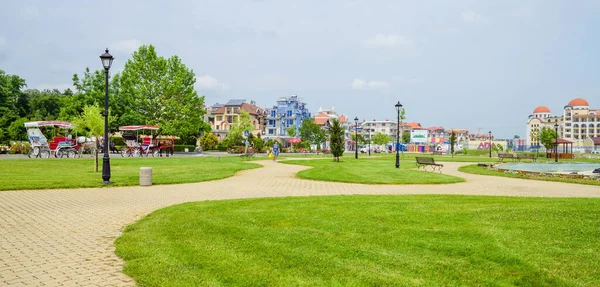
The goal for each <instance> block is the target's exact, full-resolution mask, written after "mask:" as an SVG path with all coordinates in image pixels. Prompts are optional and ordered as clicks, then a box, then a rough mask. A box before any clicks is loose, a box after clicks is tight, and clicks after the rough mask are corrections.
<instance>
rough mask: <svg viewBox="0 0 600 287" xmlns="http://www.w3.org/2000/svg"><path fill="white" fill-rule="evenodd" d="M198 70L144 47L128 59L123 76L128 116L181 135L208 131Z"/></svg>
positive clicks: (121, 82) (122, 94) (122, 93)
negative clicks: (199, 89)
mask: <svg viewBox="0 0 600 287" xmlns="http://www.w3.org/2000/svg"><path fill="white" fill-rule="evenodd" d="M195 82H196V78H195V74H194V72H193V71H192V70H191V69H189V68H187V67H186V66H185V65H184V64H183V63H182V62H181V59H180V58H179V57H177V56H172V57H170V58H163V57H160V56H158V55H157V54H156V51H155V49H154V46H152V45H149V46H141V47H140V48H139V49H138V50H137V51H135V52H134V53H133V54H132V58H131V59H129V60H127V62H126V63H125V68H124V70H123V73H122V74H121V76H120V78H119V85H120V92H119V99H120V101H121V103H120V104H123V105H125V107H126V108H125V109H124V111H123V115H124V117H125V119H127V120H131V119H134V118H137V119H139V120H141V121H142V122H143V123H145V124H153V125H158V126H159V127H160V129H161V131H159V132H160V133H164V134H173V135H178V136H179V137H181V138H188V137H190V136H198V135H199V134H201V132H202V131H206V125H205V123H204V121H203V115H204V113H205V111H204V108H203V104H204V97H203V96H202V97H200V96H198V94H197V92H196V90H195V89H194V84H195Z"/></svg>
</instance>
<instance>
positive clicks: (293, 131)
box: [285, 126, 296, 138]
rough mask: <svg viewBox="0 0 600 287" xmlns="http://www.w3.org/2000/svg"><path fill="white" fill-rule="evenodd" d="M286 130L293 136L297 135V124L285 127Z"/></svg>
mask: <svg viewBox="0 0 600 287" xmlns="http://www.w3.org/2000/svg"><path fill="white" fill-rule="evenodd" d="M285 131H286V132H287V134H288V136H290V137H293V138H295V137H296V126H292V127H289V128H287V129H285Z"/></svg>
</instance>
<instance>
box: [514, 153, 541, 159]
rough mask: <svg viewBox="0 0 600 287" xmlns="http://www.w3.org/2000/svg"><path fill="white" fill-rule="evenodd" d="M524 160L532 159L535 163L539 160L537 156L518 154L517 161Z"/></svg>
mask: <svg viewBox="0 0 600 287" xmlns="http://www.w3.org/2000/svg"><path fill="white" fill-rule="evenodd" d="M522 159H530V160H533V161H536V160H537V158H535V155H532V154H520V153H519V154H517V160H518V161H521V160H522Z"/></svg>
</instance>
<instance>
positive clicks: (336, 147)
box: [329, 119, 345, 162]
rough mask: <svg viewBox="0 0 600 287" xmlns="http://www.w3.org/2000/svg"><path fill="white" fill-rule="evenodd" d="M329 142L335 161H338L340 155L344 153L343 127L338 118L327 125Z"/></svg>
mask: <svg viewBox="0 0 600 287" xmlns="http://www.w3.org/2000/svg"><path fill="white" fill-rule="evenodd" d="M329 143H330V145H331V154H332V155H333V159H334V160H335V161H338V162H339V161H340V157H341V156H343V155H344V150H345V148H344V129H343V128H342V126H341V125H340V121H339V120H338V119H333V120H332V121H331V126H330V127H329Z"/></svg>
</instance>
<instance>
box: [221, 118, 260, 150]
mask: <svg viewBox="0 0 600 287" xmlns="http://www.w3.org/2000/svg"><path fill="white" fill-rule="evenodd" d="M253 130H254V126H253V125H252V122H251V121H250V114H249V113H248V112H246V111H244V110H240V115H239V116H238V117H237V118H236V119H235V120H234V121H233V124H232V125H231V129H230V130H229V133H228V134H227V137H226V138H225V140H224V141H225V142H226V143H227V146H228V147H231V146H239V145H242V143H243V140H244V137H243V135H244V132H245V131H248V132H252V131H253Z"/></svg>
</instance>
